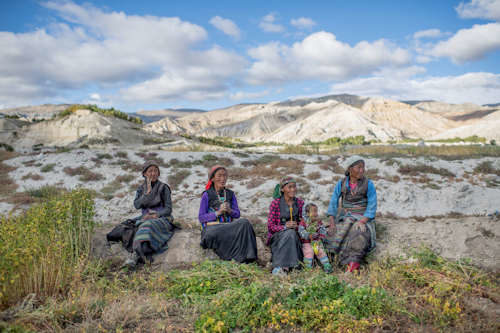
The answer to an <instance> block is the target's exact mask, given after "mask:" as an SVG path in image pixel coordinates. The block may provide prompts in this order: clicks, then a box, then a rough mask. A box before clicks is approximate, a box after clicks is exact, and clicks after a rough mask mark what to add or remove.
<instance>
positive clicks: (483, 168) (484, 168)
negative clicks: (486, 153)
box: [474, 161, 500, 176]
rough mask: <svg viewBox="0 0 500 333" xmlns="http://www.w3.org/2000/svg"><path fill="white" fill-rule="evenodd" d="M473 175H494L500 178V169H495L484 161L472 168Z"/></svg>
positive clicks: (489, 162)
mask: <svg viewBox="0 0 500 333" xmlns="http://www.w3.org/2000/svg"><path fill="white" fill-rule="evenodd" d="M474 173H475V174H494V175H497V176H500V169H495V168H494V167H493V163H492V162H491V161H484V162H481V163H479V164H478V165H477V166H476V167H475V168H474Z"/></svg>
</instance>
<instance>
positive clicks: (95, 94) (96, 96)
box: [90, 93, 101, 101]
mask: <svg viewBox="0 0 500 333" xmlns="http://www.w3.org/2000/svg"><path fill="white" fill-rule="evenodd" d="M90 99H91V100H94V101H99V100H100V99H101V95H99V94H98V93H93V94H90Z"/></svg>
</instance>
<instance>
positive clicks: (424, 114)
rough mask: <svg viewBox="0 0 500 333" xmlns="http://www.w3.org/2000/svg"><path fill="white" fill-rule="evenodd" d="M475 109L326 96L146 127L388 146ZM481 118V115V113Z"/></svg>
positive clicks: (429, 133)
mask: <svg viewBox="0 0 500 333" xmlns="http://www.w3.org/2000/svg"><path fill="white" fill-rule="evenodd" d="M478 109H479V111H480V113H474V112H478ZM486 110H489V109H487V108H483V107H481V106H477V105H473V104H457V105H452V104H446V103H441V102H429V101H427V102H419V103H416V104H415V105H410V104H407V103H403V102H398V101H393V100H389V99H384V98H368V97H360V96H355V95H347V94H343V95H329V96H324V97H318V98H301V99H297V100H288V101H284V102H272V103H268V104H247V105H235V106H233V107H228V108H224V109H220V110H214V111H208V112H205V113H203V114H191V115H187V116H184V117H178V118H175V119H173V118H165V119H162V120H160V121H157V122H154V123H151V124H148V125H147V126H146V127H145V128H146V129H147V130H149V131H151V132H155V133H158V134H161V133H167V132H169V133H175V134H189V135H201V136H207V137H216V136H226V137H233V138H238V139H241V140H243V141H249V142H256V141H264V142H280V143H300V142H303V141H304V140H309V141H323V140H326V139H328V138H331V137H340V138H345V137H349V136H357V135H363V136H365V138H366V139H373V140H380V141H382V142H386V141H389V140H394V139H403V138H430V137H434V136H436V135H438V134H439V133H443V132H447V131H448V130H450V129H453V128H455V127H459V126H463V125H465V124H466V123H465V122H464V119H465V118H463V119H462V118H456V119H450V118H448V117H446V116H445V115H454V116H455V117H459V116H461V117H465V116H466V115H467V114H469V113H470V114H472V116H470V117H469V118H470V119H474V121H476V120H477V119H476V117H479V119H481V117H482V116H483V115H486ZM483 111H484V113H481V112H483Z"/></svg>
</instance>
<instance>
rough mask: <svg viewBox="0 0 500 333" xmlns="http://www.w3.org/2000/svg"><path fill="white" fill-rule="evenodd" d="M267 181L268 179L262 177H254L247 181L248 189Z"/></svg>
mask: <svg viewBox="0 0 500 333" xmlns="http://www.w3.org/2000/svg"><path fill="white" fill-rule="evenodd" d="M265 182H266V180H265V179H262V178H252V179H250V180H249V181H248V182H247V188H248V189H252V188H256V187H259V186H260V185H262V184H264V183H265Z"/></svg>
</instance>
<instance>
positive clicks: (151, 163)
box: [142, 161, 160, 176]
mask: <svg viewBox="0 0 500 333" xmlns="http://www.w3.org/2000/svg"><path fill="white" fill-rule="evenodd" d="M152 166H155V167H157V168H158V176H159V175H160V167H159V166H158V164H156V162H154V161H146V163H144V165H143V167H142V175H143V176H144V174H145V173H146V171H148V169H149V167H152Z"/></svg>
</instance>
